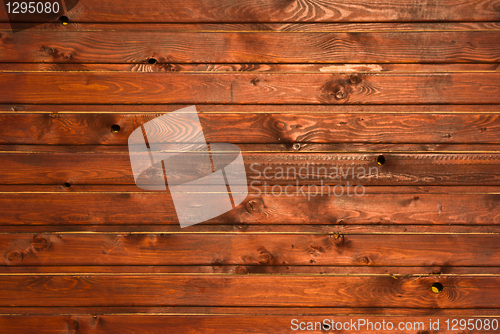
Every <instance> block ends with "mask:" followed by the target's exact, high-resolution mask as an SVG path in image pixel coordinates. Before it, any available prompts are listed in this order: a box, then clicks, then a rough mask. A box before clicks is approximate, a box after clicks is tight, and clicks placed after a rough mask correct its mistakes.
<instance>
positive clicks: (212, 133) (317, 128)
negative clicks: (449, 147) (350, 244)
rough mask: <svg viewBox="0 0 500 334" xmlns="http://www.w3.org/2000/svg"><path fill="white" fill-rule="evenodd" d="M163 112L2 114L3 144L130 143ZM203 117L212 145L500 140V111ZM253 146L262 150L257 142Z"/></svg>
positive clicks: (218, 115) (237, 114)
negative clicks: (134, 134) (133, 135)
mask: <svg viewBox="0 0 500 334" xmlns="http://www.w3.org/2000/svg"><path fill="white" fill-rule="evenodd" d="M131 108H132V109H133V107H131ZM257 108H258V107H257ZM476 108H481V107H480V106H477V107H476ZM401 109H402V110H403V109H406V108H401ZM161 115H164V114H140V113H137V114H135V113H127V114H120V113H116V114H115V113H105V114H90V113H89V114H87V113H85V114H68V113H63V114H56V113H37V114H29V113H11V114H7V113H2V114H0V123H1V124H3V126H2V128H1V129H0V144H23V145H127V144H128V137H129V136H130V134H131V133H132V131H134V130H135V129H136V128H137V127H139V126H141V125H143V124H145V123H147V122H148V121H150V120H152V119H154V118H156V117H159V116H161ZM199 118H200V121H201V124H202V127H203V132H204V136H205V139H206V140H207V141H208V142H212V143H217V142H230V143H236V144H240V143H241V144H244V143H253V144H256V143H265V144H278V143H283V142H287V143H346V142H347V143H433V144H438V143H448V144H456V143H464V142H466V143H469V144H487V143H493V144H500V113H491V114H489V113H483V114H478V113H467V114H466V113H459V114H451V113H444V114H442V113H435V114H432V113H426V114H421V113H410V112H407V113H381V114H377V113H355V114H339V113H334V112H331V113H321V114H311V113H306V112H303V113H290V114H285V113H245V114H239V113H233V114H232V113H220V114H217V113H207V114H205V113H203V112H200V114H199ZM113 124H118V125H119V126H120V132H119V133H113V132H111V130H110V129H111V126H112V125H113ZM159 131H164V132H167V131H168V129H159ZM306 147H307V146H306ZM300 148H301V149H302V150H304V148H305V147H302V146H301V147H300ZM324 148H325V147H324V146H323V147H318V149H322V150H325V149H324ZM332 148H333V147H332ZM248 149H249V150H254V151H255V150H256V148H255V146H253V147H248ZM309 149H313V148H312V147H310V148H309ZM480 149H481V150H484V148H482V147H481V148H480Z"/></svg>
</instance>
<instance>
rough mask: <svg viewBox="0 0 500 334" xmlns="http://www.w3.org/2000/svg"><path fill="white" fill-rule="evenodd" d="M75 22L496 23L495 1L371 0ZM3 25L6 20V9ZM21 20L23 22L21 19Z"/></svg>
mask: <svg viewBox="0 0 500 334" xmlns="http://www.w3.org/2000/svg"><path fill="white" fill-rule="evenodd" d="M96 8H98V10H96ZM67 15H68V17H69V18H70V20H71V21H75V22H384V21H389V22H393V21H402V22H409V21H497V20H498V19H499V18H500V16H499V10H498V2H497V1H496V0H473V1H467V0H446V1H440V2H434V1H430V0H426V1H424V2H421V3H418V4H417V3H415V2H412V1H409V0H404V1H399V2H393V1H388V0H384V1H380V2H377V3H376V4H373V3H370V2H369V1H366V0H353V1H350V2H349V3H345V2H341V1H329V2H323V1H319V0H310V1H294V2H282V1H277V0H269V1H262V2H258V3H257V2H255V1H252V0H244V1H241V0H240V1H237V0H223V1H220V0H218V1H215V0H203V1H193V0H190V1H184V2H182V4H181V3H178V2H176V1H172V0H170V1H159V0H153V1H150V2H147V3H142V2H141V3H133V4H132V3H127V5H123V3H122V2H121V1H119V0H110V1H107V2H106V3H102V2H100V1H96V0H85V1H84V0H81V1H80V3H79V4H78V5H77V6H75V7H74V8H73V9H72V10H71V11H70V12H69V13H68V14H67ZM24 19H25V20H26V18H24ZM0 20H1V21H2V22H6V20H7V17H6V15H5V12H3V10H2V15H1V16H0ZM18 20H19V19H18Z"/></svg>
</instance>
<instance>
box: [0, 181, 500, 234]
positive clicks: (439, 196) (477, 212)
mask: <svg viewBox="0 0 500 334" xmlns="http://www.w3.org/2000/svg"><path fill="white" fill-rule="evenodd" d="M57 187H58V188H59V189H40V190H38V191H37V188H36V187H34V186H26V187H25V188H24V189H19V192H17V191H16V189H15V188H14V189H11V190H10V192H5V190H7V189H2V193H0V205H1V207H2V208H3V209H2V215H0V224H2V225H16V226H22V225H35V226H36V225H54V226H58V228H59V229H60V228H62V227H64V226H65V225H70V224H78V225H81V224H82V225H85V224H98V225H107V224H112V225H122V224H123V225H137V224H161V225H174V226H176V228H178V225H177V224H178V223H177V215H176V212H175V209H174V206H173V203H172V200H171V198H170V195H169V194H168V193H164V192H141V191H137V190H135V191H130V188H129V189H128V191H123V190H120V189H116V190H113V188H110V187H109V186H104V187H103V186H100V187H98V188H100V189H101V191H103V190H104V192H96V191H91V192H89V189H87V188H85V187H83V188H82V187H80V186H78V185H76V186H71V188H64V186H62V185H60V186H57ZM132 187H134V188H135V186H132ZM383 188H384V189H383V190H382V191H383V192H381V193H372V190H371V187H366V194H365V195H364V196H362V197H357V196H352V197H349V196H342V197H337V196H334V195H331V196H326V195H325V196H319V195H316V196H311V197H310V200H309V198H308V193H307V192H305V193H304V194H302V193H300V192H296V191H294V190H296V189H292V190H290V193H292V196H275V195H273V193H272V192H270V191H269V192H267V193H266V192H264V189H263V188H257V189H260V190H261V195H258V194H257V193H251V194H250V195H249V197H248V198H247V200H246V201H245V202H243V203H242V205H240V206H238V207H237V208H236V209H235V210H233V211H231V212H228V213H225V214H223V215H221V216H219V217H216V218H213V219H211V220H209V221H207V222H206V224H210V225H213V224H229V225H233V227H238V226H239V225H240V224H241V225H261V224H264V225H268V226H265V227H263V229H262V230H261V231H272V230H271V228H272V227H270V226H269V225H273V224H299V225H300V224H313V225H323V224H334V226H332V227H330V228H331V230H330V231H332V230H333V231H342V230H344V227H342V225H353V224H369V225H379V224H391V225H393V224H397V225H402V226H403V227H402V228H401V229H397V230H393V231H399V232H403V231H405V229H406V230H408V229H411V228H409V227H408V228H406V227H405V226H404V225H406V224H410V225H412V224H418V225H426V224H433V225H450V224H451V225H456V224H458V225H490V227H489V229H488V228H485V230H483V231H484V232H487V231H498V230H497V229H495V228H494V227H493V226H499V225H500V209H499V208H500V206H499V205H498V204H499V201H500V191H499V189H498V187H496V188H494V189H489V190H486V191H485V192H484V193H480V192H479V193H474V191H477V190H478V189H477V188H478V187H473V188H472V189H471V188H470V187H465V189H461V190H458V191H456V190H454V189H453V188H452V189H450V188H443V187H437V188H439V190H440V192H439V193H433V192H432V190H430V191H431V193H426V192H428V191H429V189H428V188H424V189H422V190H420V191H410V192H409V193H398V192H394V193H391V191H392V189H391V188H392V187H383ZM90 190H91V189H90ZM339 199H341V200H339ZM235 224H236V225H235ZM381 228H382V227H381ZM80 229H81V228H80ZM161 229H162V228H160V230H161ZM189 229H190V230H193V229H194V230H195V231H196V230H198V227H197V226H192V227H190V228H189ZM245 229H247V227H245V228H244V229H243V230H245ZM77 230H78V229H77ZM163 230H164V231H165V227H163ZM41 231H43V230H41ZM131 231H133V229H132V230H131ZM314 231H324V230H319V227H317V226H315V227H313V228H312V230H309V231H308V232H314ZM347 231H349V229H348V230H347ZM350 231H352V230H350ZM381 231H385V232H390V231H391V230H390V229H389V230H381ZM412 231H413V232H419V231H425V230H424V228H423V227H421V228H418V227H417V228H414V229H413V230H412ZM431 231H432V230H431ZM434 231H437V230H434ZM439 231H440V232H446V231H449V230H446V229H443V230H439ZM354 232H356V230H354Z"/></svg>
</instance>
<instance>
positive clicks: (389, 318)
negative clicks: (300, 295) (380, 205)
mask: <svg viewBox="0 0 500 334" xmlns="http://www.w3.org/2000/svg"><path fill="white" fill-rule="evenodd" d="M469 312H470V313H469V318H470V319H474V321H475V320H476V319H482V318H480V317H478V316H476V317H474V316H473V315H472V314H484V313H481V312H483V311H482V310H474V311H469ZM302 314H303V313H299V314H293V313H291V314H288V315H267V314H266V315H264V314H258V315H217V314H215V315H213V314H206V315H200V314H189V315H186V316H182V314H151V315H145V314H127V315H121V314H113V315H108V314H104V315H101V314H99V315H92V314H78V315H71V316H70V315H36V316H27V315H4V316H0V326H2V327H4V328H12V330H13V331H14V330H15V331H17V332H19V333H21V332H22V333H27V334H31V333H33V334H46V333H54V332H56V331H59V332H61V333H63V332H64V331H67V330H68V328H69V329H70V330H78V331H82V332H85V333H87V332H90V333H96V334H108V333H110V332H112V331H115V330H116V331H119V332H120V333H126V334H128V333H130V334H135V333H138V332H140V333H144V334H149V333H157V332H158V329H159V328H168V329H169V331H171V332H172V333H182V332H183V331H184V330H185V329H186V328H189V329H190V331H189V332H190V333H202V334H206V333H208V334H211V333H213V334H221V333H237V334H238V333H241V334H248V333H258V334H275V333H294V332H296V331H297V330H298V328H299V327H298V326H300V324H301V323H302V325H301V326H302V328H303V329H307V326H308V325H309V324H308V323H312V325H309V326H311V327H309V328H316V329H315V330H314V329H312V330H307V333H315V334H321V333H324V332H325V331H323V330H322V329H321V326H322V325H323V322H324V321H325V319H327V321H326V324H329V325H330V326H331V321H333V322H334V326H335V324H336V323H337V322H338V323H341V324H344V323H347V324H348V325H347V328H350V327H351V322H354V324H355V328H356V329H357V330H359V328H360V326H359V324H358V323H360V324H361V325H362V327H361V328H362V330H368V331H375V329H373V330H372V328H373V327H374V326H379V325H378V324H376V323H377V322H378V323H380V324H381V325H380V327H381V328H385V329H386V330H385V331H384V330H381V331H377V333H390V332H392V331H389V330H387V327H388V326H393V327H392V328H402V329H401V330H399V333H403V332H405V329H406V328H412V330H413V332H415V331H418V330H421V332H422V331H424V330H425V329H430V328H431V325H430V324H429V321H430V319H432V322H433V323H435V322H437V321H439V324H440V326H439V328H440V330H439V333H456V329H460V328H461V327H460V326H456V327H455V330H452V326H451V325H450V327H449V328H448V327H447V326H446V320H448V321H449V319H450V317H446V316H435V315H434V316H433V317H429V316H415V315H411V316H404V317H401V316H400V315H393V314H392V315H378V316H377V315H372V314H370V315H363V316H353V315H351V316H349V315H337V314H334V313H332V314H329V315H323V316H320V315H308V316H304V315H302ZM294 319H295V320H294ZM361 319H363V320H364V322H363V320H362V321H360V320H361ZM403 319H404V320H403ZM457 319H461V318H460V317H457ZM463 319H465V317H464V318H463ZM488 319H489V322H488V323H489V324H490V323H491V321H493V319H496V321H497V322H498V320H499V319H498V317H496V316H491V317H488ZM402 320H403V321H402ZM292 321H293V322H292ZM479 321H481V320H479ZM382 322H384V324H383V325H382ZM317 323H319V324H317ZM368 323H371V325H367V324H368ZM388 323H391V325H388ZM337 326H339V327H340V324H339V325H337ZM292 328H293V329H295V330H293V329H292ZM325 328H331V327H325ZM413 328H415V329H413ZM462 328H463V327H462ZM409 331H410V330H409ZM409 331H408V332H409ZM491 331H492V330H491V328H490V330H489V331H488V330H484V329H481V330H474V331H469V330H464V331H461V333H491ZM424 332H425V331H424Z"/></svg>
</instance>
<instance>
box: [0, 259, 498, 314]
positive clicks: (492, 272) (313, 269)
mask: <svg viewBox="0 0 500 334" xmlns="http://www.w3.org/2000/svg"><path fill="white" fill-rule="evenodd" d="M74 273H86V274H90V273H91V274H96V275H97V274H98V275H101V274H117V273H119V274H124V275H125V274H141V275H143V274H150V275H151V274H239V275H240V274H249V273H251V274H287V275H292V276H294V275H295V276H296V275H304V274H308V275H316V276H320V277H325V276H349V275H359V276H362V275H367V276H379V277H392V278H394V279H398V278H399V277H448V276H449V277H454V276H456V277H462V276H499V275H500V268H498V267H457V266H452V267H450V266H426V267H387V266H384V267H374V266H319V265H308V266H294V265H258V266H255V265H248V266H244V265H224V264H212V265H207V266H198V265H197V266H184V265H176V266H158V265H155V266H146V265H139V266H121V265H120V266H62V267H61V266H59V267H54V266H37V267H30V266H14V265H9V266H0V274H2V275H4V274H24V275H28V274H45V275H61V274H66V275H70V274H74ZM108 311H109V310H108ZM130 311H133V312H137V310H130ZM5 312H6V311H5V309H4V308H2V307H0V315H1V314H2V313H5ZM100 312H102V311H100ZM162 312H165V310H161V311H158V310H156V312H153V313H162ZM172 312H173V313H174V312H175V311H174V310H172ZM205 312H206V311H205ZM23 313H24V314H29V313H30V312H29V310H24V312H23ZM37 313H38V314H40V313H43V311H42V310H37ZM54 313H55V312H54ZM227 313H231V312H227ZM242 313H245V312H242ZM271 313H273V312H269V314H271Z"/></svg>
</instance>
